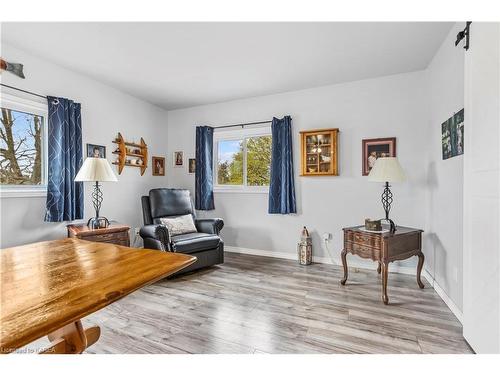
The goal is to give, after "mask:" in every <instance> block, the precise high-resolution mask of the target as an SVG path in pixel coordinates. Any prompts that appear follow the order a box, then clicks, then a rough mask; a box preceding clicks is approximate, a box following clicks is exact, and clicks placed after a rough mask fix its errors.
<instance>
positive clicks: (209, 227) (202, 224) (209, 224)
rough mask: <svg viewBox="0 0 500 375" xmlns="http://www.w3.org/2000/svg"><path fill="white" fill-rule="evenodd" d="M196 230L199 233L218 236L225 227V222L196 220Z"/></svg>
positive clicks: (219, 220)
mask: <svg viewBox="0 0 500 375" xmlns="http://www.w3.org/2000/svg"><path fill="white" fill-rule="evenodd" d="M195 225H196V229H198V232H202V233H208V234H216V235H219V232H220V231H221V230H222V228H223V227H224V220H222V219H218V218H217V219H196V220H195Z"/></svg>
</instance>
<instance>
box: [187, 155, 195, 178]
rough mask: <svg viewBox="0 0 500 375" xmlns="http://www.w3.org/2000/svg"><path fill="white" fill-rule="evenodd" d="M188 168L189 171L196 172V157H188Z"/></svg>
mask: <svg viewBox="0 0 500 375" xmlns="http://www.w3.org/2000/svg"><path fill="white" fill-rule="evenodd" d="M188 170H189V173H191V174H192V173H195V171H196V159H191V158H190V159H188Z"/></svg>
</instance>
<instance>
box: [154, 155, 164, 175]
mask: <svg viewBox="0 0 500 375" xmlns="http://www.w3.org/2000/svg"><path fill="white" fill-rule="evenodd" d="M151 164H152V168H151V169H152V171H153V176H165V158H164V157H161V156H153V157H152V163H151Z"/></svg>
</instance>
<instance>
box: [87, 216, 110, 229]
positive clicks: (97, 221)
mask: <svg viewBox="0 0 500 375" xmlns="http://www.w3.org/2000/svg"><path fill="white" fill-rule="evenodd" d="M87 226H88V227H90V228H92V229H100V228H107V227H109V220H108V219H107V218H105V217H104V216H99V217H91V218H90V219H89V221H87Z"/></svg>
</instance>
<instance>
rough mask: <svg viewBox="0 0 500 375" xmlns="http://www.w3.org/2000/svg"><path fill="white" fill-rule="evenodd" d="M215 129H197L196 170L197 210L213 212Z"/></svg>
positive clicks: (200, 127) (208, 127)
mask: <svg viewBox="0 0 500 375" xmlns="http://www.w3.org/2000/svg"><path fill="white" fill-rule="evenodd" d="M213 145H214V128H211V127H210V126H197V127H196V169H195V194H194V195H195V204H194V206H195V208H196V209H197V210H205V211H206V210H213V209H214V208H215V206H214V180H213V176H214V173H213V155H212V154H213V149H214V147H213Z"/></svg>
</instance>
